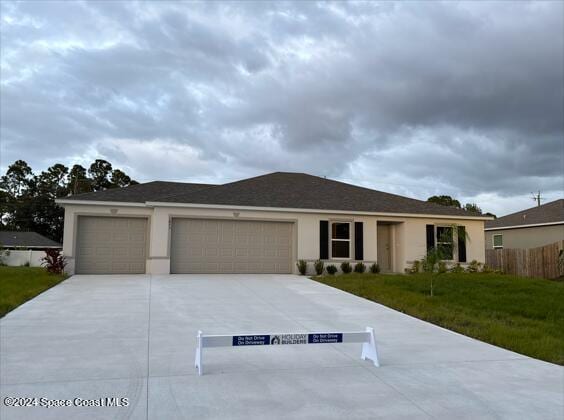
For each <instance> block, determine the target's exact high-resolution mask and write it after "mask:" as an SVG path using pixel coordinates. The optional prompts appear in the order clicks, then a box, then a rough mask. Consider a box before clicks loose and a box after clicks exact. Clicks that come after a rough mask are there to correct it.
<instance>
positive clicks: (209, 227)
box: [170, 219, 292, 273]
mask: <svg viewBox="0 0 564 420" xmlns="http://www.w3.org/2000/svg"><path fill="white" fill-rule="evenodd" d="M291 258H292V224H291V223H283V222H264V221H248V220H213V219H173V220H172V232H171V242H170V271H171V273H290V272H291V271H292V266H291Z"/></svg>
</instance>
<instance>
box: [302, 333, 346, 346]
mask: <svg viewBox="0 0 564 420" xmlns="http://www.w3.org/2000/svg"><path fill="white" fill-rule="evenodd" d="M342 342H343V334H342V333H319V334H308V335H307V343H308V344H324V343H342Z"/></svg>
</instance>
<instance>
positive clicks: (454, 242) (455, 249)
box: [435, 225, 458, 262]
mask: <svg viewBox="0 0 564 420" xmlns="http://www.w3.org/2000/svg"><path fill="white" fill-rule="evenodd" d="M438 228H449V229H451V231H452V242H450V244H451V246H452V258H451V259H450V260H443V261H447V262H455V261H457V260H458V241H457V240H456V239H458V238H456V239H455V237H454V231H455V228H454V226H453V225H435V249H438V248H439V245H440V244H448V243H449V242H443V241H439V235H438V232H437V230H438ZM457 234H458V232H457Z"/></svg>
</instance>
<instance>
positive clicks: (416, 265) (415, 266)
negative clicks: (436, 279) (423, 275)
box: [409, 260, 421, 274]
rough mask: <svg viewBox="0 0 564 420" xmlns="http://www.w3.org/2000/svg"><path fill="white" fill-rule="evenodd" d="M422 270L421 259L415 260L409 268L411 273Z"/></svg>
mask: <svg viewBox="0 0 564 420" xmlns="http://www.w3.org/2000/svg"><path fill="white" fill-rule="evenodd" d="M420 271H421V261H419V260H415V261H413V265H412V266H411V268H410V269H409V273H410V274H415V273H419V272H420Z"/></svg>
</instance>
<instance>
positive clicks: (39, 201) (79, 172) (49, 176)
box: [0, 159, 138, 245]
mask: <svg viewBox="0 0 564 420" xmlns="http://www.w3.org/2000/svg"><path fill="white" fill-rule="evenodd" d="M137 183H138V182H137V181H135V180H133V179H131V178H130V177H129V176H128V175H127V174H126V173H125V172H123V171H122V170H120V169H114V168H113V167H112V164H111V163H110V162H108V161H106V160H103V159H96V160H95V161H94V162H93V163H92V164H91V165H90V166H89V167H88V169H86V168H84V167H83V166H81V165H73V166H72V168H70V169H69V168H68V167H67V166H65V165H63V164H60V163H56V164H55V165H53V166H51V167H49V168H48V169H47V170H45V171H42V172H41V173H39V174H34V173H33V170H32V169H31V167H30V166H29V165H28V164H27V162H25V161H23V160H17V161H16V162H14V163H13V164H12V165H10V166H9V167H8V169H7V170H6V174H5V175H3V176H2V178H0V229H1V230H17V231H33V232H37V233H39V234H41V235H44V236H46V237H48V238H50V239H53V240H55V241H58V242H62V240H63V224H64V214H65V212H64V209H63V208H62V207H61V206H58V205H57V204H56V203H55V199H57V198H62V197H67V196H69V195H76V194H81V193H85V192H92V191H102V190H106V189H109V188H119V187H126V186H128V185H134V184H137ZM0 245H1V244H0Z"/></svg>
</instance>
